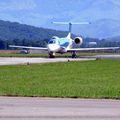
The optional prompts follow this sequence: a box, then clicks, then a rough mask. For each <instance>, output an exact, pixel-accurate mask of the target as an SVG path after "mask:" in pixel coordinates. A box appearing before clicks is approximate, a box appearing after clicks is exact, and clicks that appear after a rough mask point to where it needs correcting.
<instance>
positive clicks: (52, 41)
mask: <svg viewBox="0 0 120 120" xmlns="http://www.w3.org/2000/svg"><path fill="white" fill-rule="evenodd" d="M48 43H49V44H55V43H56V41H55V40H50V41H49V42H48Z"/></svg>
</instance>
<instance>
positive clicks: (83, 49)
mask: <svg viewBox="0 0 120 120" xmlns="http://www.w3.org/2000/svg"><path fill="white" fill-rule="evenodd" d="M117 49H120V47H103V48H76V49H68V50H67V52H75V51H76V52H77V51H93V50H96V51H100V50H117Z"/></svg>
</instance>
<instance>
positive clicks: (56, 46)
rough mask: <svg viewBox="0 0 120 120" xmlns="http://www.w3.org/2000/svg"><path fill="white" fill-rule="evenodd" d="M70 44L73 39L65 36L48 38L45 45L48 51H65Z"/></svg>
mask: <svg viewBox="0 0 120 120" xmlns="http://www.w3.org/2000/svg"><path fill="white" fill-rule="evenodd" d="M72 44H73V40H72V39H71V38H67V37H65V38H54V39H50V41H49V42H48V46H47V48H48V53H66V52H67V49H70V48H71V47H72Z"/></svg>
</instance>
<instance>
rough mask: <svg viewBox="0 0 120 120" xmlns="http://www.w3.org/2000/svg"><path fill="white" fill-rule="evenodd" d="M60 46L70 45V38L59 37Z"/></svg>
mask: <svg viewBox="0 0 120 120" xmlns="http://www.w3.org/2000/svg"><path fill="white" fill-rule="evenodd" d="M58 41H59V44H60V46H62V47H68V45H69V39H67V38H59V39H58Z"/></svg>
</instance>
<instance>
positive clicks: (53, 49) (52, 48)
mask: <svg viewBox="0 0 120 120" xmlns="http://www.w3.org/2000/svg"><path fill="white" fill-rule="evenodd" d="M47 47H48V51H49V52H57V51H58V50H59V46H58V45H53V44H49V45H48V46H47Z"/></svg>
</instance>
